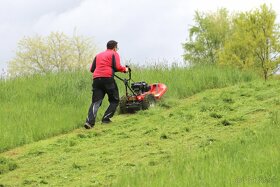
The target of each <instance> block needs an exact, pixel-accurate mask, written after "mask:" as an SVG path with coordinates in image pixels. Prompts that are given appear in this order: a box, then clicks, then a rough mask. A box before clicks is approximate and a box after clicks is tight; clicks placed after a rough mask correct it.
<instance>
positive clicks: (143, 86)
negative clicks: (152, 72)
mask: <svg viewBox="0 0 280 187" xmlns="http://www.w3.org/2000/svg"><path fill="white" fill-rule="evenodd" d="M131 89H132V90H133V91H134V92H135V93H136V94H137V95H139V94H142V93H145V92H148V91H150V89H151V86H150V85H148V84H147V83H146V82H143V81H142V82H134V83H131Z"/></svg>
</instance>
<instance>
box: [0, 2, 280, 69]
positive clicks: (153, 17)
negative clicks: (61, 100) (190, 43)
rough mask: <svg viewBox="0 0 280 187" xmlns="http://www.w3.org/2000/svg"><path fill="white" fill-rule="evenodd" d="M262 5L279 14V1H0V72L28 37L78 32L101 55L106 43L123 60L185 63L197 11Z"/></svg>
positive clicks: (241, 9) (236, 9)
mask: <svg viewBox="0 0 280 187" xmlns="http://www.w3.org/2000/svg"><path fill="white" fill-rule="evenodd" d="M263 3H266V4H267V5H270V4H271V5H272V8H273V10H275V11H276V12H277V15H278V14H279V13H280V1H277V0H266V1H265V0H0V68H1V69H3V68H5V69H6V67H7V61H9V60H10V59H12V58H13V57H14V55H15V54H14V52H15V50H16V47H17V42H18V41H19V40H20V39H22V38H23V37H24V36H34V35H35V34H39V35H48V34H49V33H50V32H51V31H62V32H64V33H66V34H68V35H72V34H73V31H74V30H75V29H76V30H77V32H78V34H80V35H85V36H88V37H93V38H94V41H95V43H96V44H97V46H98V47H99V49H100V51H101V50H104V49H105V48H106V42H107V41H108V40H111V39H114V40H116V41H118V42H119V48H120V50H119V53H120V55H121V59H122V60H131V62H132V63H141V64H143V63H147V62H151V61H152V60H162V59H165V60H167V61H170V62H172V61H182V54H183V49H182V45H181V44H182V43H183V42H184V41H185V40H186V38H187V36H188V28H189V27H190V25H192V24H193V16H194V12H195V10H199V11H204V12H205V11H216V10H217V9H218V8H222V7H225V8H227V9H228V10H230V11H245V10H252V9H255V8H258V7H259V6H260V5H261V4H263ZM278 20H279V15H278ZM123 64H124V62H123Z"/></svg>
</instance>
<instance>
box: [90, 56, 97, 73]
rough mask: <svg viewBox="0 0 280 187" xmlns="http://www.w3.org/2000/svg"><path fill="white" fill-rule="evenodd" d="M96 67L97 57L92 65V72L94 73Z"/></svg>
mask: <svg viewBox="0 0 280 187" xmlns="http://www.w3.org/2000/svg"><path fill="white" fill-rule="evenodd" d="M95 68H96V57H95V58H94V60H93V62H92V64H91V66H90V72H91V73H93V72H94V70H95Z"/></svg>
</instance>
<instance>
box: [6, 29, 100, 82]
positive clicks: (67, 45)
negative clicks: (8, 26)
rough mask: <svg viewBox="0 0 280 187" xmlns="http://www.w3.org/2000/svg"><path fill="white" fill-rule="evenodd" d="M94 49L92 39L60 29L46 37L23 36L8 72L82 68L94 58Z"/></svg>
mask: <svg viewBox="0 0 280 187" xmlns="http://www.w3.org/2000/svg"><path fill="white" fill-rule="evenodd" d="M94 52H95V46H94V45H93V42H92V40H91V39H90V38H87V37H83V36H79V35H77V34H76V33H74V35H73V36H72V37H69V36H67V35H65V34H64V33H59V32H52V33H50V35H49V36H47V37H42V36H38V35H37V36H34V37H24V38H23V39H21V40H20V41H19V43H18V48H17V50H16V56H15V58H14V59H12V60H11V61H10V62H9V64H8V71H9V73H10V74H11V75H12V76H13V75H26V74H34V73H48V72H54V71H56V72H57V71H68V70H69V71H72V70H77V69H83V68H86V67H87V66H88V64H89V63H90V62H91V61H92V58H93V55H94Z"/></svg>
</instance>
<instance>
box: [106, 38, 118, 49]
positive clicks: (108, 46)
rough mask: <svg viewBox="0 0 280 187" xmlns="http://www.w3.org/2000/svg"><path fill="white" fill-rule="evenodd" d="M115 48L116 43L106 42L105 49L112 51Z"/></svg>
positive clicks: (113, 41) (112, 41)
mask: <svg viewBox="0 0 280 187" xmlns="http://www.w3.org/2000/svg"><path fill="white" fill-rule="evenodd" d="M117 46H118V42H116V41H115V40H110V41H109V42H107V49H114V48H115V47H117Z"/></svg>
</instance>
